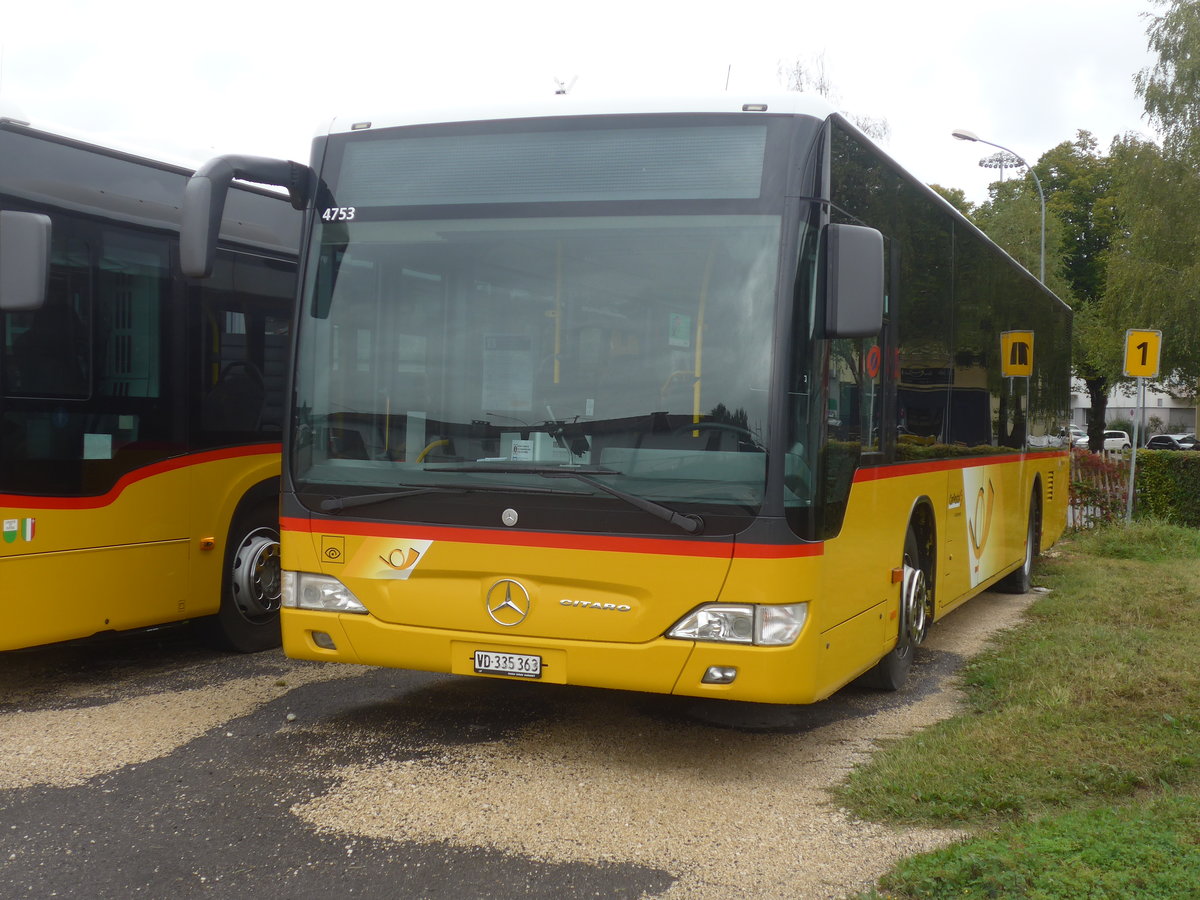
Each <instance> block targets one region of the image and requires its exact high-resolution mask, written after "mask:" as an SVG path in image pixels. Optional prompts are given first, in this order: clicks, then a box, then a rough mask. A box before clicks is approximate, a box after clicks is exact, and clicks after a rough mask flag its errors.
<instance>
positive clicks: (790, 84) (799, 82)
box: [779, 53, 892, 142]
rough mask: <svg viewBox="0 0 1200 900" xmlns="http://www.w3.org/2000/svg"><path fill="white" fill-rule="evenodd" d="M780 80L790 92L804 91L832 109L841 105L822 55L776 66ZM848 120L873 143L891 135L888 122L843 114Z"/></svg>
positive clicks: (884, 139)
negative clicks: (821, 99)
mask: <svg viewBox="0 0 1200 900" xmlns="http://www.w3.org/2000/svg"><path fill="white" fill-rule="evenodd" d="M779 80H780V81H782V82H783V85H784V87H785V88H787V90H789V91H807V92H809V93H812V94H820V95H821V96H822V97H824V98H825V99H826V100H828V101H829V102H830V103H831V104H833V105H834V106H838V105H840V100H839V99H838V95H837V91H836V90H835V89H834V86H833V80H832V79H831V78H830V77H829V73H828V72H827V71H826V69H825V54H824V53H821V54H819V55H817V56H814V57H813V58H812V59H811V60H810V61H809V62H807V63H806V62H804V61H803V60H801V59H794V60H792V61H791V62H788V63H784V62H781V63H779ZM842 115H844V116H845V117H846V118H847V119H849V120H850V121H851V122H853V123H854V124H855V125H857V126H858V128H859V129H861V130H862V133H863V134H865V135H866V136H867V137H869V138H871V139H872V140H874V141H877V142H878V141H886V140H887V138H888V135H890V134H891V133H892V126H891V125H889V124H888V120H887V119H882V118H880V119H877V118H874V117H872V116H861V115H855V114H852V113H848V112H843V113H842Z"/></svg>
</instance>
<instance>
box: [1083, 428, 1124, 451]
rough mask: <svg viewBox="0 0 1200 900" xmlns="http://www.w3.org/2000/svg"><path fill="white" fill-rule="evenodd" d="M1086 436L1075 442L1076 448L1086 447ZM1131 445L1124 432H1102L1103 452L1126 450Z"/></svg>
mask: <svg viewBox="0 0 1200 900" xmlns="http://www.w3.org/2000/svg"><path fill="white" fill-rule="evenodd" d="M1087 445H1088V436H1087V435H1086V434H1085V435H1084V436H1083V437H1081V438H1079V439H1078V440H1077V441H1075V446H1076V447H1087ZM1132 446H1133V445H1132V444H1131V443H1130V442H1129V435H1128V434H1127V433H1126V432H1124V431H1106V432H1104V449H1105V450H1128V449H1129V448H1130V447H1132Z"/></svg>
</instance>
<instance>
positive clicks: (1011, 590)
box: [996, 491, 1042, 594]
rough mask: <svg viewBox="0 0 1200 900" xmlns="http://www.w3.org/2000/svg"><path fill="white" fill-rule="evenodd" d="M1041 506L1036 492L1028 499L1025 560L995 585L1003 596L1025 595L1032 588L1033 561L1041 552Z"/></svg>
mask: <svg viewBox="0 0 1200 900" xmlns="http://www.w3.org/2000/svg"><path fill="white" fill-rule="evenodd" d="M1041 514H1042V510H1041V504H1040V503H1039V502H1038V496H1037V491H1034V492H1033V495H1032V496H1030V498H1029V525H1028V527H1027V528H1026V530H1025V559H1024V560H1022V561H1021V568H1019V569H1017V570H1016V571H1015V572H1010V573H1009V574H1007V575H1005V576H1004V577H1003V578H1002V579H1000V581H999V582H998V583H997V584H996V590H998V591H1001V592H1003V593H1005V594H1027V593H1029V589H1030V588H1031V587H1032V586H1033V560H1034V558H1035V557H1037V555H1038V554H1039V553H1040V552H1041V546H1040V545H1041V531H1040V530H1039V528H1038V525H1039V523H1040V522H1041V518H1042V515H1041Z"/></svg>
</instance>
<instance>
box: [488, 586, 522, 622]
mask: <svg viewBox="0 0 1200 900" xmlns="http://www.w3.org/2000/svg"><path fill="white" fill-rule="evenodd" d="M487 611H488V615H489V616H491V617H492V621H494V622H495V623H496V624H497V625H503V626H504V627H505V628H512V627H513V626H514V625H520V624H521V623H522V622H524V621H525V617H526V616H527V615H529V591H527V590H525V587H524V585H522V584H521V583H520V582H519V581H513V580H512V579H511V578H503V579H501V580H500V581H497V582H496V583H495V584H493V585H492V587H491V590H489V591H488V593H487Z"/></svg>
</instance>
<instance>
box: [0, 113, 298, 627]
mask: <svg viewBox="0 0 1200 900" xmlns="http://www.w3.org/2000/svg"><path fill="white" fill-rule="evenodd" d="M190 175H191V170H190V169H185V168H180V167H177V166H172V165H167V164H165V163H161V162H155V161H151V160H149V159H145V158H143V157H140V156H136V155H133V154H130V153H125V152H119V151H116V150H112V149H107V148H103V147H99V146H96V145H94V144H91V143H86V142H83V141H79V140H75V139H71V138H68V137H65V136H61V135H56V134H51V133H48V132H45V131H40V130H37V129H34V128H31V127H29V126H28V125H26V124H23V123H20V122H16V121H13V120H0V329H2V330H0V520H2V522H3V539H2V540H0V585H2V586H3V588H2V590H0V650H10V649H16V648H21V647H30V646H35V645H40V644H46V643H50V642H55V641H63V640H68V639H74V638H82V637H87V636H91V635H94V634H96V633H98V632H105V631H114V630H122V629H132V628H140V627H145V626H152V625H160V624H163V623H166V622H173V621H179V620H184V619H199V618H203V619H204V621H205V625H206V627H207V628H208V629H209V630H211V631H212V633H213V635H214V636H215V637H217V638H219V639H220V640H221V641H222V642H223V643H225V644H226V645H228V646H230V647H231V648H234V649H238V650H244V651H249V650H256V649H262V648H264V647H268V646H273V645H278V643H279V625H278V607H279V574H278V569H279V543H278V514H277V512H278V494H279V460H280V442H281V435H282V431H283V414H284V403H283V388H284V379H285V375H286V360H287V352H288V335H289V332H290V328H291V307H292V303H293V301H294V295H295V281H296V275H295V271H296V251H297V247H298V245H299V234H300V231H299V229H300V223H301V216H300V214H299V213H298V212H297V211H295V210H293V209H292V208H291V207H290V206H289V205H288V203H287V202H286V200H285V199H282V198H281V196H279V195H277V194H270V193H267V192H265V191H262V190H260V189H253V190H250V189H239V190H237V191H234V192H232V193H231V195H230V201H229V210H228V215H227V216H226V218H225V221H224V223H223V224H222V225H221V227H220V238H221V240H220V250H219V251H218V253H217V269H216V274H215V276H214V277H213V278H211V279H209V280H208V281H207V282H204V283H200V282H197V281H192V280H188V279H185V278H184V277H183V275H182V273H181V272H180V269H179V265H178V255H179V254H178V233H179V216H180V207H181V204H182V199H183V191H184V187H185V185H186V183H187V179H188V177H189V176H190Z"/></svg>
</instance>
